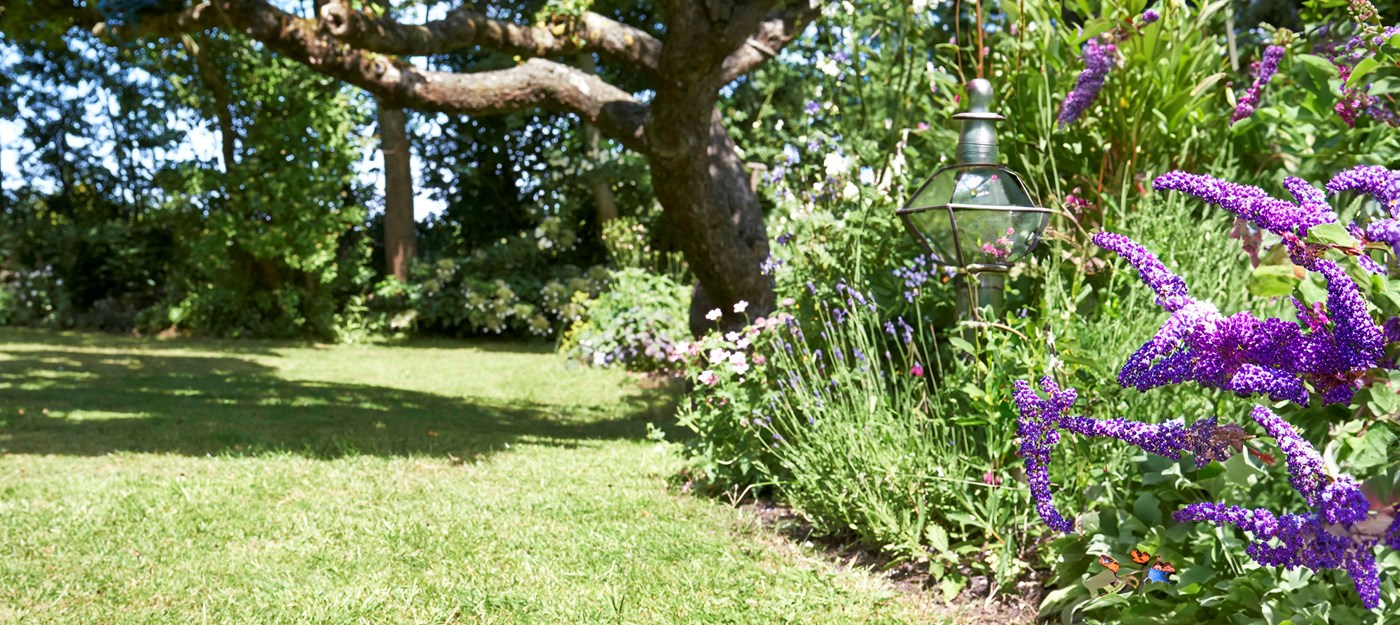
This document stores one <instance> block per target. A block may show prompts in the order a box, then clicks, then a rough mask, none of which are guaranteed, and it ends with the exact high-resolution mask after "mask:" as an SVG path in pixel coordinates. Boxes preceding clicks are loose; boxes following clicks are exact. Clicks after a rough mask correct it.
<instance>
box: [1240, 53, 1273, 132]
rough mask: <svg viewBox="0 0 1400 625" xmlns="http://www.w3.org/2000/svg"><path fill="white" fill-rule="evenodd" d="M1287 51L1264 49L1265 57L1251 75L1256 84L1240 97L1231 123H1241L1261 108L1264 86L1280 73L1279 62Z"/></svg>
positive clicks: (1253, 68) (1255, 64) (1256, 64)
mask: <svg viewBox="0 0 1400 625" xmlns="http://www.w3.org/2000/svg"><path fill="white" fill-rule="evenodd" d="M1286 51H1287V49H1286V48H1284V47H1283V46H1269V47H1267V48H1265V49H1264V57H1263V58H1262V59H1260V60H1258V61H1256V62H1255V63H1254V65H1253V66H1252V68H1251V69H1252V71H1251V73H1252V74H1253V76H1254V83H1253V84H1251V85H1250V86H1249V88H1248V89H1246V90H1245V92H1244V95H1242V96H1240V99H1239V102H1238V103H1236V104H1235V112H1234V113H1233V114H1231V115H1230V123H1231V124H1232V125H1233V124H1234V123H1235V122H1237V121H1240V120H1242V119H1244V118H1246V117H1249V116H1250V115H1253V114H1254V109H1255V108H1257V107H1258V106H1259V96H1260V94H1262V93H1263V92H1264V86H1265V85H1268V84H1269V81H1270V80H1273V78H1274V74H1275V73H1277V72H1278V62H1279V61H1281V60H1283V53H1284V52H1286Z"/></svg>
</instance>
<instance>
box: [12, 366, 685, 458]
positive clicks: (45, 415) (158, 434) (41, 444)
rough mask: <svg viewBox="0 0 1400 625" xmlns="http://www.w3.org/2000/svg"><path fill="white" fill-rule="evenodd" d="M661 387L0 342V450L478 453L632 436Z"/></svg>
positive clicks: (661, 398)
mask: <svg viewBox="0 0 1400 625" xmlns="http://www.w3.org/2000/svg"><path fill="white" fill-rule="evenodd" d="M673 405H674V397H673V396H671V395H670V394H668V393H664V392H649V393H643V394H639V395H634V396H632V397H630V398H629V399H628V400H627V401H626V402H625V403H622V404H609V405H606V406H577V407H575V406H557V405H547V404H538V403H522V402H514V403H510V404H505V403H501V402H493V401H490V400H480V399H474V398H453V397H444V396H440V395H434V394H431V393H423V392H418V391H410V390H402V389H394V388H385V387H378V386H369V385H361V384H338V383H325V382H304V381H292V380H285V379H282V378H280V377H278V376H277V375H276V370H275V369H274V368H272V367H269V366H267V365H264V364H261V363H259V362H256V361H253V360H250V359H245V358H239V357H235V356H208V357H204V356H198V355H183V354H181V355H172V354H151V353H141V352H125V353H92V352H84V351H78V350H74V351H60V350H38V351H14V352H8V353H6V352H0V453H12V454H62V455H78V456H91V455H101V454H107V453H111V452H116V451H131V452H149V453H171V454H184V455H194V456H203V455H206V454H210V455H247V454H261V453H273V452H290V453H296V454H303V455H306V456H309V457H316V458H334V457H339V456H344V455H356V454H365V455H379V456H410V455H430V456H439V457H448V456H450V457H455V458H460V459H462V460H463V461H469V460H474V459H478V458H481V457H484V456H487V455H490V454H491V453H494V452H497V451H501V450H503V449H505V448H507V447H508V446H510V445H514V444H516V443H519V442H531V443H537V444H545V445H558V446H575V445H579V444H581V443H583V442H585V441H590V440H617V439H641V438H643V437H645V435H646V433H647V425H646V424H647V423H656V424H658V425H659V424H661V423H664V422H666V421H669V420H670V416H671V408H672V407H673Z"/></svg>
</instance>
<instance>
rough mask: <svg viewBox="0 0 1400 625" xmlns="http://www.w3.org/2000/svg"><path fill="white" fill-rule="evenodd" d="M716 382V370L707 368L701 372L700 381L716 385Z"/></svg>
mask: <svg viewBox="0 0 1400 625" xmlns="http://www.w3.org/2000/svg"><path fill="white" fill-rule="evenodd" d="M715 382H716V378H715V372H713V371H710V370H709V369H706V370H704V371H701V372H700V383H701V384H709V385H714V383H715Z"/></svg>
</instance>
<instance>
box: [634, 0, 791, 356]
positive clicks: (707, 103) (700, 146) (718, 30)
mask: <svg viewBox="0 0 1400 625" xmlns="http://www.w3.org/2000/svg"><path fill="white" fill-rule="evenodd" d="M669 10H670V11H671V12H672V14H671V15H669V18H670V20H668V21H671V22H672V23H673V24H674V25H676V28H673V29H672V30H670V31H669V32H668V33H667V40H666V45H665V46H664V47H663V48H662V50H661V58H660V63H659V65H660V72H659V74H660V75H661V76H664V77H665V78H664V79H662V80H661V81H659V83H658V85H657V89H656V97H655V98H654V99H653V100H652V115H651V119H650V121H649V122H648V123H647V126H646V137H647V141H648V143H649V144H650V147H651V149H650V150H649V151H648V152H647V161H648V163H650V165H651V177H652V181H653V184H652V186H653V188H654V190H655V193H656V198H657V200H658V201H660V202H661V206H662V207H663V208H664V209H665V210H666V213H667V215H668V216H669V217H670V218H671V219H672V220H673V221H672V223H673V224H674V225H675V226H676V227H677V229H678V230H679V231H680V232H683V233H685V236H684V237H682V239H681V241H680V248H681V252H683V253H684V254H685V259H686V261H687V263H689V265H690V268H691V270H692V271H694V272H695V278H696V280H697V284H696V285H695V290H694V295H693V297H692V299H691V306H690V330H691V332H692V333H693V334H695V335H696V336H699V335H701V334H703V333H704V332H705V331H707V330H708V329H710V328H712V327H715V326H716V325H718V326H719V327H721V328H725V329H732V328H736V327H740V326H742V325H744V324H745V323H746V322H747V320H748V319H750V318H753V317H758V316H763V315H767V314H768V313H770V312H772V311H773V309H774V308H775V305H776V301H775V299H776V296H775V295H774V291H773V281H772V280H771V279H770V278H769V277H768V276H765V275H763V272H762V270H761V268H760V267H761V266H762V263H763V261H764V259H766V258H767V257H768V235H767V231H766V229H765V227H764V223H763V211H762V209H761V207H760V205H759V203H758V197H757V196H756V195H755V194H754V190H753V189H752V188H751V187H750V186H749V175H748V172H746V171H745V170H744V163H743V161H742V160H741V159H740V158H739V153H738V149H737V146H735V145H734V140H733V139H732V138H731V137H730V136H729V132H728V131H726V130H725V128H724V122H723V118H722V115H721V114H720V111H719V109H718V108H717V107H716V103H717V102H718V99H719V89H720V87H722V86H723V85H724V84H725V83H726V82H728V78H727V72H726V70H725V68H724V67H723V65H724V61H725V58H726V56H728V55H730V53H731V52H732V51H733V50H734V49H735V48H738V47H741V46H743V45H744V44H743V43H742V42H744V41H745V37H747V35H748V34H749V33H752V32H754V30H755V29H756V28H757V25H758V23H759V22H760V21H761V19H762V15H761V13H766V11H767V9H763V8H760V7H747V8H738V7H736V6H735V5H732V4H729V3H724V2H718V3H700V2H675V3H672V4H671V6H670V9H669ZM739 33H743V34H742V35H741V34H739ZM731 38H732V39H737V41H729V42H728V43H725V44H721V45H716V43H715V42H716V41H724V40H726V39H731ZM740 302H745V303H746V304H747V307H746V308H744V309H743V312H736V311H735V306H736V304H738V303H740ZM741 308H742V307H741ZM714 309H719V311H720V314H721V315H722V317H721V318H720V319H719V321H718V323H716V322H715V321H712V320H710V319H708V318H707V316H706V314H707V313H708V312H709V311H710V310H714Z"/></svg>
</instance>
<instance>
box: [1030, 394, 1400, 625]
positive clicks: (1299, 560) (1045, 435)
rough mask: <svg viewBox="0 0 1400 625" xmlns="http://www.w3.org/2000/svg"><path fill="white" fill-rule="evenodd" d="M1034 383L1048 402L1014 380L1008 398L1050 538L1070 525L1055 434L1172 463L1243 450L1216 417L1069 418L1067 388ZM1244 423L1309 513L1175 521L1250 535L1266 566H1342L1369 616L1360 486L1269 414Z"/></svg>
mask: <svg viewBox="0 0 1400 625" xmlns="http://www.w3.org/2000/svg"><path fill="white" fill-rule="evenodd" d="M1040 384H1041V388H1042V389H1044V391H1045V393H1046V395H1047V397H1046V398H1044V399H1042V398H1041V397H1040V396H1039V395H1037V394H1036V393H1035V391H1034V390H1032V389H1031V385H1030V384H1029V383H1028V382H1025V381H1024V380H1017V381H1016V382H1015V384H1014V386H1015V392H1014V394H1013V396H1014V399H1015V401H1016V405H1017V407H1018V408H1019V409H1020V418H1019V419H1018V420H1017V433H1018V435H1019V436H1020V439H1021V447H1020V453H1021V456H1022V458H1023V459H1024V460H1025V466H1026V479H1027V481H1028V482H1029V485H1030V492H1031V498H1032V500H1033V501H1034V502H1035V507H1036V512H1037V513H1038V514H1039V515H1040V517H1041V519H1042V520H1044V521H1045V524H1046V525H1048V526H1049V527H1050V528H1051V529H1053V530H1055V531H1059V532H1065V533H1068V532H1071V531H1073V529H1074V524H1073V522H1072V521H1069V520H1068V519H1066V518H1065V517H1064V516H1063V515H1061V514H1060V512H1059V510H1057V509H1056V508H1055V504H1054V500H1053V492H1052V490H1051V485H1050V466H1049V465H1050V455H1051V450H1052V449H1053V448H1054V446H1055V444H1056V443H1057V442H1059V440H1060V434H1059V430H1060V429H1064V430H1068V431H1070V432H1073V433H1075V434H1079V435H1082V436H1106V437H1110V438H1116V439H1118V440H1121V441H1124V442H1126V443H1129V444H1131V445H1134V446H1136V447H1139V448H1141V449H1143V450H1144V451H1147V452H1150V453H1153V454H1157V455H1160V456H1164V457H1167V458H1172V459H1179V458H1180V457H1181V452H1184V451H1189V452H1191V453H1193V454H1195V456H1196V465H1197V466H1204V465H1205V464H1207V463H1209V462H1212V461H1223V460H1225V459H1228V458H1229V457H1230V455H1231V454H1233V453H1235V452H1237V451H1238V450H1239V449H1241V448H1242V445H1243V442H1244V440H1245V438H1246V436H1245V433H1244V430H1243V429H1242V428H1240V427H1239V426H1234V425H1225V426H1222V425H1220V424H1219V423H1218V422H1217V421H1216V419H1215V418H1210V419H1201V420H1198V421H1196V423H1194V424H1192V425H1191V426H1190V427H1186V426H1184V425H1183V424H1182V423H1181V422H1180V421H1171V422H1168V423H1163V424H1148V423H1141V422H1137V421H1131V420H1127V419H1092V418H1088V417H1084V416H1066V415H1065V412H1067V411H1068V410H1069V408H1070V406H1072V405H1073V404H1074V401H1075V399H1076V397H1077V394H1076V392H1075V391H1074V389H1064V390H1061V389H1060V388H1059V386H1058V385H1057V384H1055V382H1054V380H1052V379H1051V378H1049V377H1045V378H1042V379H1041V381H1040ZM1251 416H1252V417H1253V418H1254V420H1255V422H1257V423H1258V424H1259V425H1260V427H1262V428H1263V429H1264V431H1265V432H1267V433H1268V434H1269V435H1270V436H1272V437H1273V438H1274V440H1275V442H1276V443H1277V444H1278V446H1279V449H1280V450H1281V451H1282V452H1283V454H1284V455H1285V457H1286V460H1287V464H1288V474H1289V483H1290V484H1291V485H1292V486H1293V488H1294V489H1295V490H1297V491H1298V492H1299V493H1300V494H1301V495H1302V496H1303V498H1304V500H1305V501H1307V503H1308V505H1309V506H1310V507H1312V508H1313V509H1314V512H1312V513H1310V514H1285V515H1283V516H1281V517H1280V516H1277V515H1275V514H1274V513H1273V512H1270V511H1268V510H1264V509H1256V510H1246V509H1244V508H1241V507H1238V506H1232V505H1226V504H1221V503H1215V502H1202V503H1195V504H1191V505H1188V506H1186V507H1184V508H1182V509H1181V510H1179V511H1178V512H1177V513H1176V514H1175V515H1174V517H1175V519H1176V520H1177V521H1178V522H1188V521H1208V522H1212V523H1216V524H1218V525H1234V526H1235V527H1238V528H1240V529H1243V530H1245V531H1247V532H1250V533H1252V534H1254V538H1255V542H1253V543H1251V544H1250V545H1249V546H1248V547H1246V549H1245V552H1246V553H1247V554H1249V556H1250V557H1252V558H1254V560H1255V561H1257V562H1259V563H1260V564H1263V565H1265V566H1281V567H1285V568H1293V567H1297V566H1306V567H1308V568H1310V569H1312V570H1314V571H1317V570H1320V569H1325V568H1343V569H1345V570H1346V571H1347V573H1348V574H1350V575H1351V576H1352V579H1353V580H1354V582H1355V584H1356V590H1357V593H1358V594H1360V595H1361V598H1362V601H1363V603H1365V605H1366V606H1367V607H1368V608H1374V607H1376V605H1377V603H1378V601H1379V583H1380V581H1379V574H1378V573H1377V571H1376V567H1375V557H1374V555H1373V554H1372V553H1371V547H1372V546H1373V545H1375V543H1376V541H1375V539H1374V538H1369V539H1368V538H1366V537H1364V535H1362V536H1358V535H1353V534H1352V533H1351V532H1350V531H1349V530H1350V528H1351V526H1352V525H1353V524H1355V523H1359V522H1361V521H1364V520H1366V518H1367V515H1368V513H1369V510H1370V502H1369V501H1368V500H1367V499H1366V497H1365V495H1364V494H1362V492H1361V488H1360V486H1359V485H1358V484H1357V483H1356V481H1355V480H1353V479H1352V478H1351V477H1349V476H1345V475H1343V476H1338V477H1333V476H1331V475H1329V474H1328V473H1327V472H1326V468H1325V466H1324V463H1323V460H1322V456H1321V455H1320V454H1319V453H1318V452H1317V449H1316V448H1314V447H1313V446H1312V445H1311V444H1310V443H1308V442H1307V441H1306V440H1305V439H1303V437H1302V436H1300V435H1299V434H1298V432H1297V430H1295V429H1294V428H1293V426H1291V425H1289V424H1288V423H1287V422H1285V421H1284V420H1283V419H1281V418H1279V417H1278V416H1277V415H1275V414H1274V413H1273V412H1271V411H1270V410H1268V409H1267V408H1264V407H1256V408H1255V409H1254V411H1253V412H1252V414H1251ZM1398 528H1400V522H1396V521H1392V524H1391V526H1390V529H1389V530H1388V531H1387V534H1386V538H1385V541H1386V544H1387V545H1388V546H1391V547H1392V548H1397V549H1400V529H1398Z"/></svg>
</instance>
